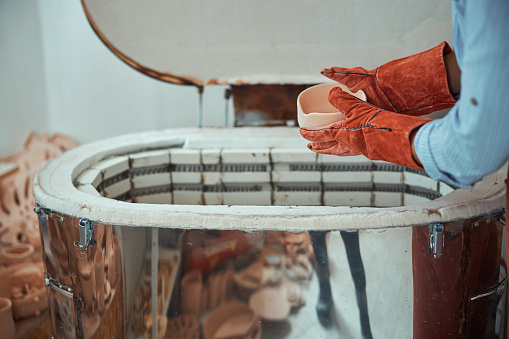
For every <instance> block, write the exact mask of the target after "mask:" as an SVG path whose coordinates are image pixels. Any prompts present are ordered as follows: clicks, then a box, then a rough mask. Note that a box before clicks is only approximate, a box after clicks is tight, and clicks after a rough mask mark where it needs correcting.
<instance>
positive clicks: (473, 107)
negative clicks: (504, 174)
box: [412, 0, 509, 187]
mask: <svg viewBox="0 0 509 339" xmlns="http://www.w3.org/2000/svg"><path fill="white" fill-rule="evenodd" d="M466 6H467V7H468V9H465V10H464V11H462V13H461V14H462V15H463V16H460V17H457V18H456V20H457V21H459V22H457V24H458V25H460V27H456V28H457V30H456V31H455V32H460V33H461V34H460V37H461V38H462V40H461V41H460V42H461V43H460V44H456V45H457V46H456V45H455V47H457V48H456V53H457V56H459V65H460V66H461V84H460V88H461V98H460V99H459V100H458V102H457V103H456V105H455V106H454V107H453V108H452V109H451V111H450V112H449V113H448V115H447V116H446V117H445V118H443V119H439V120H434V121H432V122H429V123H427V124H425V125H423V126H421V127H420V128H419V129H418V130H417V131H415V132H414V138H413V142H412V144H413V149H414V154H415V158H416V159H417V160H419V162H420V163H422V165H423V167H424V169H425V170H426V172H427V173H428V174H429V175H430V176H431V177H432V178H433V179H436V180H444V181H446V182H449V183H452V184H455V185H457V186H461V187H471V186H472V185H473V184H474V183H475V182H477V181H479V180H480V179H482V178H483V177H484V176H485V175H487V174H489V173H492V172H494V171H496V170H497V169H498V168H500V166H502V165H503V163H504V162H505V161H506V160H507V159H508V158H509V95H508V92H509V76H508V75H509V59H507V55H509V40H508V39H507V36H508V35H509V25H507V21H506V18H507V17H508V16H509V2H507V1H503V0H498V1H497V0H495V1H494V2H493V3H491V4H490V5H489V6H487V5H486V4H484V3H482V2H476V1H468V2H466ZM463 46H464V48H465V50H461V48H463ZM458 47H459V48H460V49H458ZM449 61H450V60H449ZM450 65H452V69H454V63H452V64H450ZM455 79H456V78H455V77H454V76H452V77H451V79H450V80H451V82H450V86H451V89H452V91H456V90H455V88H458V90H459V87H456V84H455V83H454V80H455Z"/></svg>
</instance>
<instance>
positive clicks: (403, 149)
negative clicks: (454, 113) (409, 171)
mask: <svg viewBox="0 0 509 339" xmlns="http://www.w3.org/2000/svg"><path fill="white" fill-rule="evenodd" d="M329 102H330V103H331V104H332V105H333V106H334V107H336V108H337V109H338V110H339V111H340V112H343V114H344V115H345V116H346V120H343V121H338V122H336V123H334V124H331V125H328V126H324V127H318V128H301V129H300V134H301V135H302V136H303V137H304V138H306V139H307V140H309V141H311V142H312V143H310V144H309V145H308V148H309V149H311V150H312V151H314V152H317V153H323V154H334V155H343V156H344V155H359V154H363V155H364V156H366V157H367V158H369V159H371V160H384V161H388V162H392V163H394V164H398V165H402V166H406V167H410V168H414V169H418V170H423V168H422V167H421V166H420V165H419V164H418V163H417V162H416V161H415V160H414V158H413V156H412V145H411V142H410V134H411V133H412V131H413V130H415V129H416V128H419V127H420V126H422V125H424V124H425V123H427V122H429V121H431V119H427V118H422V117H417V116H408V115H403V114H399V113H395V112H389V111H386V110H383V109H380V108H379V107H376V106H374V105H372V104H369V103H366V102H364V101H362V100H360V99H357V98H356V97H354V96H352V95H350V94H348V93H346V92H344V91H343V90H342V89H341V88H339V87H335V88H333V89H332V90H331V91H330V93H329Z"/></svg>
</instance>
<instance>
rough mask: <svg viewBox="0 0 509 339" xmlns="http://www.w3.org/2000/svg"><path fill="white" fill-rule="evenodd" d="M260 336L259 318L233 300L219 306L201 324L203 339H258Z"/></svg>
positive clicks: (245, 306)
mask: <svg viewBox="0 0 509 339" xmlns="http://www.w3.org/2000/svg"><path fill="white" fill-rule="evenodd" d="M261 335H262V329H261V323H260V319H259V317H258V316H257V315H256V314H255V313H253V311H251V310H250V309H249V307H248V305H246V304H245V303H242V302H238V301H235V300H232V301H229V302H226V303H224V304H222V305H221V306H219V307H218V308H217V309H215V310H214V312H212V313H211V314H210V316H209V317H208V318H207V319H206V320H205V323H204V324H203V337H204V339H226V338H238V339H259V338H260V337H261Z"/></svg>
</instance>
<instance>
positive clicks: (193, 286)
mask: <svg viewBox="0 0 509 339" xmlns="http://www.w3.org/2000/svg"><path fill="white" fill-rule="evenodd" d="M180 284H181V289H182V299H181V300H180V312H181V313H182V314H192V315H198V314H200V312H201V310H202V304H201V303H202V293H203V280H202V273H201V271H200V270H199V269H195V270H192V271H189V272H187V273H186V274H185V275H184V276H183V277H182V280H181V282H180Z"/></svg>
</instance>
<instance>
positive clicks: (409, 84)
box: [375, 41, 456, 115]
mask: <svg viewBox="0 0 509 339" xmlns="http://www.w3.org/2000/svg"><path fill="white" fill-rule="evenodd" d="M451 52H452V49H451V47H450V46H449V45H448V44H447V42H445V41H444V42H442V43H440V44H439V45H438V46H435V47H433V48H431V49H429V50H427V51H424V52H421V53H418V54H415V55H411V56H409V57H406V58H402V59H396V60H393V61H390V62H388V63H386V64H384V65H382V66H380V67H378V69H377V70H376V71H375V77H376V80H377V84H378V85H379V87H380V89H381V90H382V91H383V92H384V94H385V95H386V96H387V98H388V99H389V100H390V101H391V103H392V105H393V106H394V108H395V109H396V110H397V111H398V113H404V114H407V115H424V114H428V113H431V112H434V111H438V110H442V109H446V108H451V107H452V106H454V104H455V103H456V100H455V99H454V98H453V96H452V95H451V93H450V91H449V85H448V83H447V71H446V68H445V62H444V56H445V55H446V54H449V53H451Z"/></svg>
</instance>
